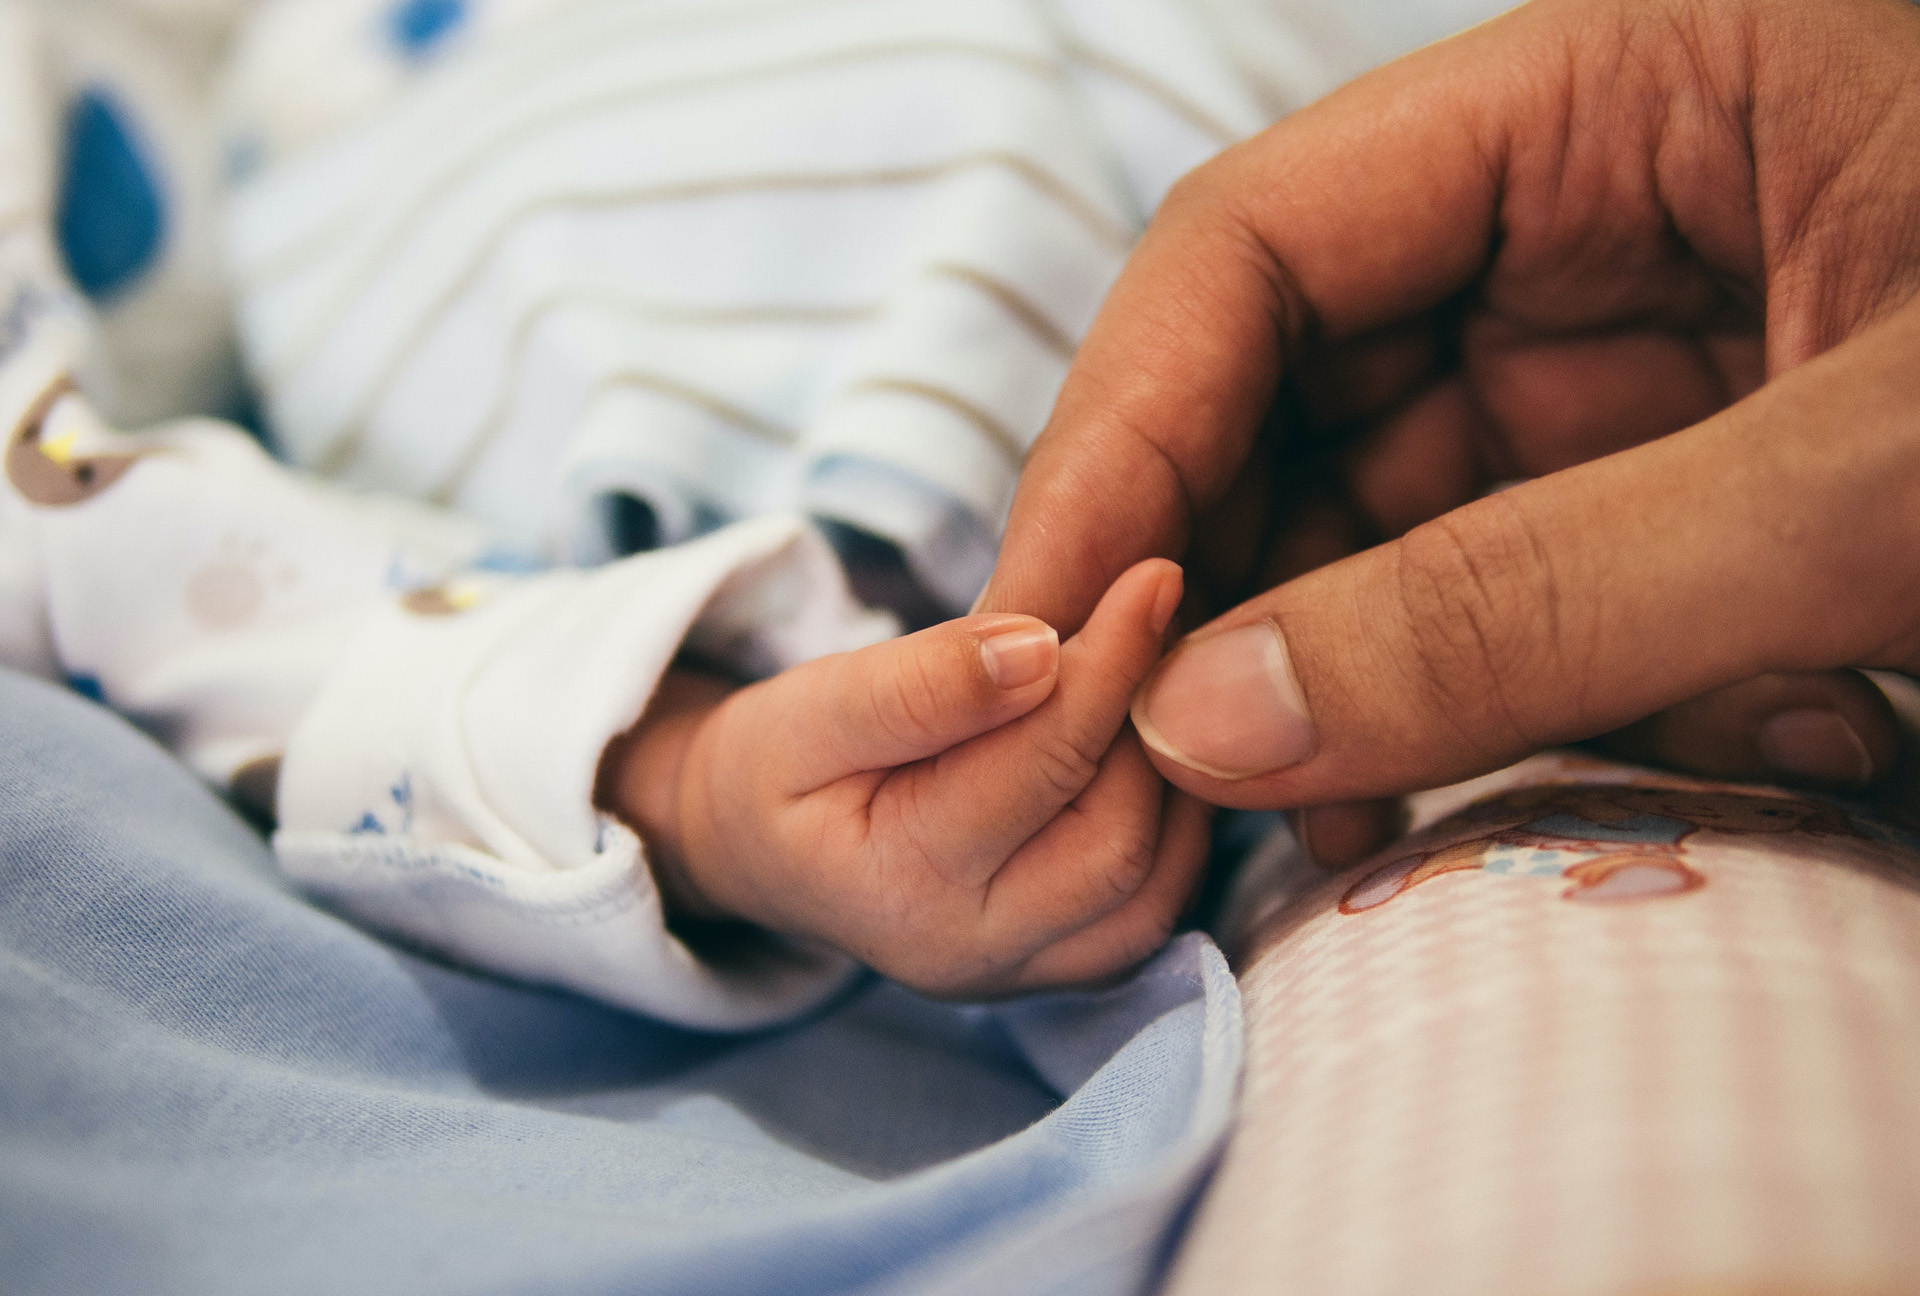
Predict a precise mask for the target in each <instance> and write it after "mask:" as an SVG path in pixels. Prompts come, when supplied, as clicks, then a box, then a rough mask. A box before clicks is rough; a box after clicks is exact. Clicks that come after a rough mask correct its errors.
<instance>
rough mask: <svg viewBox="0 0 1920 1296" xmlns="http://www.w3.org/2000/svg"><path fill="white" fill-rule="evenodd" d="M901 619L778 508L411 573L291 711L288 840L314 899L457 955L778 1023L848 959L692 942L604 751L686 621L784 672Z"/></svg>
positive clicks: (713, 1020)
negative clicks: (580, 563) (586, 555)
mask: <svg viewBox="0 0 1920 1296" xmlns="http://www.w3.org/2000/svg"><path fill="white" fill-rule="evenodd" d="M893 630H894V627H893V626H892V624H891V622H890V620H889V619H888V618H885V617H881V616H876V615H874V614H872V613H868V612H866V611H865V610H864V609H862V608H860V606H859V605H858V604H857V603H856V602H855V601H854V600H853V598H852V595H851V594H850V593H849V592H848V590H847V588H846V583H845V580H844V578H843V577H842V575H841V573H840V569H839V566H838V564H837V562H836V561H835V560H834V557H833V555H832V552H831V550H829V549H828V548H827V546H826V544H825V543H824V542H823V541H822V540H821V539H820V538H819V537H818V536H817V535H816V534H815V533H814V532H813V531H812V530H811V528H809V527H808V526H807V525H806V524H805V523H804V522H803V521H801V520H798V519H787V518H770V519H764V520H761V521H756V522H751V523H745V524H742V525H740V526H736V527H732V528H729V529H728V530H725V531H722V532H719V533H717V534H715V535H713V536H710V537H708V538H706V539H704V540H700V541H695V542H693V543H690V544H684V545H678V546H675V547H673V548H671V549H665V550H660V551H656V552H654V553H650V554H644V555H641V556H638V557H635V558H630V559H627V560H625V561H623V562H619V563H615V564H613V565H611V566H609V567H604V568H600V569H597V570H594V571H566V572H554V573H550V574H547V575H545V576H540V577H535V578H532V579H520V580H508V579H499V580H488V579H484V578H483V579H479V580H475V581H472V582H464V583H456V584H454V585H451V586H447V587H443V588H441V589H438V590H434V591H427V592H417V593H415V594H413V595H409V596H408V597H406V598H405V599H403V600H400V601H399V602H398V603H397V604H396V605H394V606H392V607H390V608H388V609H385V610H383V611H381V612H380V613H378V614H376V615H375V616H373V617H372V618H371V619H370V621H369V622H368V623H367V625H366V626H365V627H364V629H362V630H361V631H360V632H359V634H358V635H357V636H356V638H355V639H354V641H353V642H352V644H351V645H350V646H349V648H348V650H347V652H346V655H345V658H344V660H343V661H342V662H341V664H340V666H339V667H338V669H337V670H336V671H335V672H334V673H333V675H332V676H331V677H330V678H329V680H328V682H327V684H326V686H325V687H324V688H323V690H322V691H321V693H320V695H319V697H318V698H317V699H316V700H315V702H314V704H313V706H312V707H311V709H310V710H309V711H308V712H307V714H306V716H305V718H304V719H303V720H302V722H301V724H300V726H299V727H298V728H297V729H296V730H295V732H294V734H293V738H292V740H291V742H290V743H289V744H288V749H287V754H286V760H285V763H284V765H283V767H282V772H281V777H280V789H279V811H280V825H281V827H280V832H279V834H278V835H277V836H276V838H275V846H276V848H277V850H278V851H279V854H280V858H281V862H282V865H283V867H284V868H285V870H286V871H287V873H288V874H289V875H290V876H291V877H292V878H293V879H294V880H295V881H297V882H298V883H300V884H301V885H302V886H303V887H305V888H306V889H307V890H308V891H309V892H311V893H312V894H314V895H315V896H317V897H319V898H321V899H323V900H325V901H326V902H327V903H329V904H330V905H332V906H334V907H336V908H338V909H340V910H342V911H343V912H345V913H347V914H348V915H350V916H351V917H353V918H354V919H355V920H357V921H360V922H363V923H365V924H367V925H369V926H373V927H376V928H379V929H381V930H384V931H387V932H390V933H392V934H394V935H397V936H399V937H402V938H404V939H406V940H409V941H411V942H414V943H416V944H419V945H422V946H425V947H428V948H430V949H432V950H434V951H436V952H439V953H442V954H445V955H447V956H449V957H452V958H454V959H457V960H459V961H461V962H465V963H469V964H474V965H477V966H480V967H483V968H486V969H489V970H491V971H495V972H499V973H503V974H505V975H508V976H512V977H516V978H519V979H522V980H526V981H531V982H536V983H540V984H546V985H555V986H563V987H566V988H568V989H571V990H575V991H578V992H580V993H582V994H586V995H590V996H592V997H594V998H597V999H601V1000H604V1001H606V1002H608V1003H611V1004H615V1005H617V1006H620V1007H623V1008H629V1009H632V1010H634V1011H637V1012H642V1013H645V1014H647V1015H649V1016H652V1017H657V1018H661V1019H664V1020H667V1021H672V1022H677V1023H679V1024H681V1025H686V1026H692V1027H697V1028H702V1029H713V1030H749V1029H754V1028H758V1027H762V1026H766V1025H770V1024H772V1023H775V1022H778V1021H781V1020H784V1019H787V1018H789V1017H792V1016H795V1015H797V1014H799V1013H802V1012H805V1011H807V1010H808V1009H809V1008H811V1007H813V1006H815V1005H816V1004H818V1003H820V1002H821V1001H823V1000H824V999H826V998H827V997H829V996H831V995H832V994H833V993H835V992H836V991H837V990H838V989H839V988H840V987H841V986H843V985H845V984H846V983H847V981H848V979H849V978H850V977H851V976H852V975H853V973H854V970H855V969H854V967H853V965H852V964H851V963H850V961H849V960H847V959H845V958H843V957H841V956H840V955H838V954H834V953H832V952H829V951H826V950H822V949H812V948H803V947H801V946H799V945H797V944H795V943H792V942H788V941H784V940H780V939H778V938H775V937H773V936H767V937H766V938H765V940H764V945H763V947H762V948H760V949H758V950H756V951H754V953H755V957H753V958H752V959H751V960H750V962H745V963H729V964H728V965H726V966H721V965H719V964H717V963H713V962H707V961H703V960H701V959H700V958H698V957H697V956H696V955H695V954H694V953H693V952H692V951H691V950H690V949H688V948H687V946H686V945H685V944H684V943H682V942H681V941H680V940H679V939H678V938H677V937H675V936H674V934H673V933H672V932H670V931H669V930H668V928H667V925H666V922H665V918H664V915H663V913H662V910H661V902H660V896H659V893H658V891H657V889H656V888H655V886H654V881H653V876H652V874H651V872H650V871H649V869H648V867H647V863H646V859H645V854H644V848H643V847H642V845H641V843H640V842H639V840H638V839H637V838H636V837H635V836H634V834H633V833H632V832H631V831H629V830H628V829H627V828H626V827H624V826H623V825H621V824H620V823H618V822H616V821H614V820H612V819H611V818H609V817H608V816H606V815H603V814H601V813H599V812H597V811H596V810H595V809H594V807H593V786H594V780H595V776H596V774H597V772H598V769H599V764H600V760H601V756H602V754H603V752H604V751H605V749H606V746H607V744H608V743H609V742H610V741H612V739H614V738H615V737H616V736H618V735H619V734H621V733H624V732H625V731H626V730H627V729H629V728H631V727H632V725H633V724H634V722H635V721H636V720H637V719H638V717H639V716H640V715H641V713H642V712H643V711H644V710H645V708H646V705H647V701H648V699H649V698H650V697H651V696H652V694H653V691H654V689H655V687H656V686H657V684H658V683H659V680H660V677H661V676H662V674H664V672H665V671H666V669H667V667H668V666H669V665H670V664H671V663H672V661H673V659H674V657H675V655H676V654H677V653H678V652H679V651H680V649H681V646H682V644H683V642H685V641H687V640H688V639H689V638H690V637H691V639H692V640H693V641H694V642H695V643H697V644H699V645H700V646H701V647H702V649H703V650H704V651H707V652H710V653H718V654H721V655H724V656H727V657H728V658H730V659H731V660H733V661H735V662H736V663H739V664H741V665H743V666H745V667H747V668H749V669H753V670H773V669H779V668H781V667H784V666H787V665H791V664H794V663H795V662H797V661H800V660H803V659H805V658H807V657H810V656H818V655H821V654H823V653H827V652H835V651H841V650H844V649H847V648H851V647H856V646H860V645H862V644H866V643H871V642H874V641H876V640H878V639H881V638H885V637H886V636H887V635H889V634H890V633H892V632H893Z"/></svg>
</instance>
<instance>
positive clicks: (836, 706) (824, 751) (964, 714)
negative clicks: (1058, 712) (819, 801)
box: [759, 616, 1060, 796]
mask: <svg viewBox="0 0 1920 1296" xmlns="http://www.w3.org/2000/svg"><path fill="white" fill-rule="evenodd" d="M1059 668H1060V640H1059V637H1058V636H1057V635H1055V634H1054V632H1053V630H1052V629H1051V628H1050V627H1048V626H1047V624H1046V623H1045V622H1044V621H1037V620H1035V619H1034V618H1032V617H1024V616H977V617H968V618H965V619H964V620H960V621H950V622H948V623H946V624H945V625H938V626H934V627H933V628H932V629H930V630H923V631H921V632H920V633H919V634H916V635H909V636H907V637H906V638H904V639H894V640H891V641H889V642H887V643H882V644H876V645H874V646H873V647H871V648H865V649H862V650H860V651H859V652H852V653H842V654H840V655H839V656H835V657H826V658H822V659H821V660H819V661H816V662H810V663H808V664H807V665H805V666H801V667H798V668H797V669H795V670H791V671H788V672H787V673H786V674H784V675H781V676H778V677H776V678H775V679H773V680H770V681H768V682H767V683H765V684H763V685H761V686H760V688H761V690H762V692H763V696H762V698H761V699H760V706H761V711H760V712H759V721H760V723H761V724H762V725H763V726H764V731H763V734H762V737H763V738H764V740H765V743H764V748H763V751H764V758H765V759H767V760H768V761H770V762H773V763H774V766H775V768H774V770H773V774H774V779H775V783H776V785H777V786H779V787H780V788H781V790H782V791H784V792H785V793H786V794H787V795H789V796H802V795H805V794H806V793H809V792H812V791H815V790H817V789H819V788H822V787H825V786H826V785H827V784H829V783H833V782H835V781H837V780H839V779H843V778H846V777H847V776H848V775H851V774H860V773H866V772H869V771H874V770H884V769H891V768H893V767H895V766H899V765H906V764H910V763H911V762H914V761H918V760H922V759H924V758H926V757H928V756H932V755H934V754H935V753H938V752H943V751H946V750H947V749H948V748H951V747H953V746H956V745H957V744H960V743H963V742H965V741H966V740H967V739H969V738H973V737H975V736H976V735H978V734H982V733H985V732H987V731H988V730H991V729H995V728H998V727H999V726H1001V725H1004V724H1006V723H1007V722H1008V721H1010V720H1014V719H1017V718H1019V717H1020V716H1023V715H1025V714H1026V713H1028V712H1029V711H1031V710H1033V709H1034V708H1035V707H1036V706H1039V705H1040V704H1041V703H1042V702H1044V701H1045V700H1046V698H1047V696H1048V695H1049V694H1050V693H1051V692H1052V691H1053V687H1054V682H1055V679H1056V678H1057V676H1058V673H1059Z"/></svg>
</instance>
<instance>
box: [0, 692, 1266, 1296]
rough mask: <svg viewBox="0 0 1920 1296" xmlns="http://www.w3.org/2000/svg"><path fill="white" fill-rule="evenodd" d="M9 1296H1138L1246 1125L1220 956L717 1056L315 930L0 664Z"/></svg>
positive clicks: (858, 1007)
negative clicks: (1099, 987) (1227, 1143)
mask: <svg viewBox="0 0 1920 1296" xmlns="http://www.w3.org/2000/svg"><path fill="white" fill-rule="evenodd" d="M0 717H4V720H3V721H0V1288H3V1289H4V1290H5V1291H6V1292H8V1293H9V1294H10V1296H33V1294H36V1293H54V1292H63V1293H66V1292H88V1293H108V1292H129V1293H131V1292H139V1293H143V1294H147V1293H151V1294H156V1296H157V1294H162V1293H175V1292H178V1293H191V1294H192V1296H217V1294H219V1293H228V1292H232V1293H241V1292H245V1293H257V1292H266V1291H272V1292H276V1293H299V1292H313V1293H323V1292H324V1293H332V1292H339V1293H354V1294H355V1296H367V1294H369V1293H380V1292H396V1293H400V1292H404V1293H408V1294H409V1296H434V1294H437V1293H483V1292H484V1293H509V1292H513V1293H520V1292H525V1293H534V1292H540V1293H564V1294H566V1296H584V1294H585V1293H601V1292H606V1293H612V1292H620V1293H639V1292H715V1293H754V1292H768V1293H773V1292H779V1293H783V1294H787V1296H800V1294H805V1293H816V1292H881V1291H889V1292H890V1291H953V1292H980V1291H986V1292H992V1293H994V1296H1019V1294H1022V1293H1041V1292H1102V1293H1105V1292H1134V1291H1141V1290H1145V1289H1148V1288H1150V1287H1151V1286H1152V1285H1153V1284H1154V1282H1155V1280H1156V1278H1157V1276H1158V1274H1159V1272H1160V1269H1161V1266H1162V1265H1163V1264H1164V1261H1165V1258H1166V1252H1167V1250H1168V1248H1169V1246H1170V1244H1171V1239H1172V1237H1173V1236H1174V1234H1175V1232H1176V1230H1177V1227H1178V1224H1179V1221H1180V1218H1181V1215H1182V1213H1183V1211H1184V1210H1185V1209H1186V1207H1187V1206H1188V1204H1189V1203H1190V1201H1191V1199H1192V1197H1193V1195H1194V1193H1195V1191H1196V1189H1197V1186H1198V1184H1199V1183H1200V1181H1201V1179H1202V1178H1203V1176H1204V1174H1205V1172H1206V1170H1207V1169H1208V1167H1209V1166H1210V1165H1211V1163H1212V1159H1213V1157H1214V1155H1215V1154H1216V1152H1217V1149H1218V1145H1219V1142H1220V1140H1221V1137H1222V1135H1223V1133H1224V1131H1225V1129H1226V1125H1227V1121H1228V1118H1229V1114H1230V1110H1231V1107H1232V1102H1233V1099H1234V1094H1235V1085H1236V1083H1237V1080H1238V1076H1239V1070H1240V1058H1241V1037H1240V1018H1239V1001H1238V997H1237V994H1236V990H1235V987H1234V984H1233V980H1232V978H1231V976H1230V975H1229V974H1228V972H1227V969H1226V967H1225V964H1224V963H1223V962H1222V960H1221V958H1220V955H1219V953H1218V951H1217V950H1215V949H1214V947H1213V946H1212V945H1211V944H1209V943H1208V942H1207V941H1206V940H1205V939H1204V938H1203V937H1199V936H1189V937H1185V938H1183V939H1182V940H1181V941H1180V942H1178V943H1176V944H1175V945H1174V946H1173V947H1172V948H1170V949H1168V950H1167V951H1166V952H1165V953H1164V954H1162V955H1161V956H1160V957H1159V958H1158V959H1157V960H1156V961H1155V962H1153V963H1152V964H1151V965H1149V966H1148V967H1147V968H1146V969H1144V970H1143V971H1142V972H1140V973H1139V974H1138V975H1137V976H1135V977H1134V978H1133V979H1132V980H1131V981H1129V982H1128V983H1127V984H1125V985H1124V986H1121V987H1119V988H1116V989H1114V990H1111V991H1108V992H1104V993H1100V994H1086V995H1062V996H1052V997H1047V998H1042V999H1033V1000H1027V1001H1023V1002H1019V1003H1016V1004H1010V1005H1003V1006H998V1007H991V1008H977V1007H976V1008H963V1007H954V1006H949V1005H941V1004H935V1003H932V1002H929V1001H927V1000H923V999H920V998H917V997H915V996H913V995H911V994H908V993H906V992H905V991H903V990H901V989H899V988H898V987H895V986H891V985H887V984H883V983H880V982H877V981H874V982H869V983H868V984H866V985H865V986H863V987H861V988H860V989H859V990H857V991H856V992H855V993H854V994H852V995H850V996H849V997H848V998H847V999H845V1000H844V1001H843V1002H841V1003H839V1004H837V1005H836V1006H834V1007H833V1008H832V1009H831V1010H830V1011H827V1012H825V1013H823V1014H820V1015H818V1016H817V1017H815V1018H814V1019H812V1020H809V1021H807V1022H804V1023H801V1024H798V1025H796V1026H793V1027H790V1028H788V1029H786V1030H783V1031H780V1032H777V1033H772V1034H766V1035H760V1036H754V1037H750V1038H718V1037H712V1036H703V1035H697V1034H691V1033H688V1032H684V1031H679V1030H673V1029H669V1028H666V1027H663V1026H660V1025H657V1024H655V1023H651V1022H647V1021H642V1020H637V1019H635V1018H632V1017H627V1016H622V1015H620V1014H618V1013H614V1012H611V1011H608V1010H605V1009H602V1008H600V1007H598V1006H596V1005H594V1004H591V1003H587V1002H584V1001H581V1000H577V999H572V998H568V997H565V996H562V995H558V994H553V993H547V992H543V991H537V990H532V989H527V988H524V987H520V986H515V985H509V984H505V983H502V982H499V981H495V980H490V979H488V978H485V977H482V976H477V975H474V974H472V973H469V972H466V971H463V970H459V969H454V968H449V967H446V966H443V965H441V964H438V963H435V962H433V961H431V960H429V959H427V958H423V957H419V956H416V955H413V954H410V953H408V952H405V951H402V950H398V949H395V948H393V947H392V946H389V945H386V944H383V943H381V942H380V941H378V940H376V939H374V938H373V937H371V936H368V935H367V934H365V933H363V932H361V931H359V930H356V929H355V928H353V927H351V926H349V925H347V924H346V923H344V922H342V921H340V920H339V919H337V918H335V917H333V916H331V915H329V914H327V913H325V912H323V911H320V910H317V909H315V908H313V907H312V906H310V905H308V904H307V903H305V902H304V901H303V900H302V899H301V898H300V897H299V896H298V895H296V894H293V893H292V892H290V891H289V890H288V888H287V887H286V886H285V884H284V883H283V882H282V881H281V880H280V879H279V878H278V876H277V875H276V873H275V869H274V865H273V861H272V857H271V854H270V853H269V851H268V850H267V848H266V846H265V845H264V844H263V843H262V841H261V840H260V838H259V836H258V835H257V834H255V833H254V832H253V831H252V830H251V829H249V828H248V827H247V825H246V824H244V823H243V822H242V821H241V820H239V819H238V818H236V817H235V816H234V815H233V814H232V812H230V811H229V810H228V809H227V807H226V806H225V805H224V804H222V803H221V802H220V801H219V800H218V799H216V798H215V797H214V796H212V795H211V794H210V793H208V792H207V791H206V790H205V789H204V788H202V787H201V786H200V785H199V784H197V783H196V782H195V781H194V780H193V779H192V778H191V777H190V776H189V775H188V774H187V773H186V772H185V771H183V770H182V769H181V768H180V767H178V766H177V765H176V764H174V763H173V762H172V761H171V760H170V759H169V758H168V757H167V756H166V755H165V754H164V753H162V752H161V751H160V750H159V749H158V748H157V747H155V746H154V745H153V744H152V743H150V742H149V741H148V740H147V739H146V738H145V737H144V736H142V735H140V734H139V733H137V732H136V731H135V730H133V729H132V728H130V727H129V726H127V725H126V724H125V723H124V722H122V721H121V720H119V719H117V718H116V717H114V716H112V715H110V714H108V713H107V712H105V711H103V710H100V709H99V708H97V707H94V706H92V705H90V704H88V703H86V702H84V701H81V700H80V699H78V698H76V697H73V696H71V695H69V694H66V693H63V692H60V691H58V690H55V689H53V688H50V687H48V686H46V685H42V684H39V683H36V682H33V681H29V680H26V679H24V678H22V677H19V676H10V675H5V674H3V673H0Z"/></svg>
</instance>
